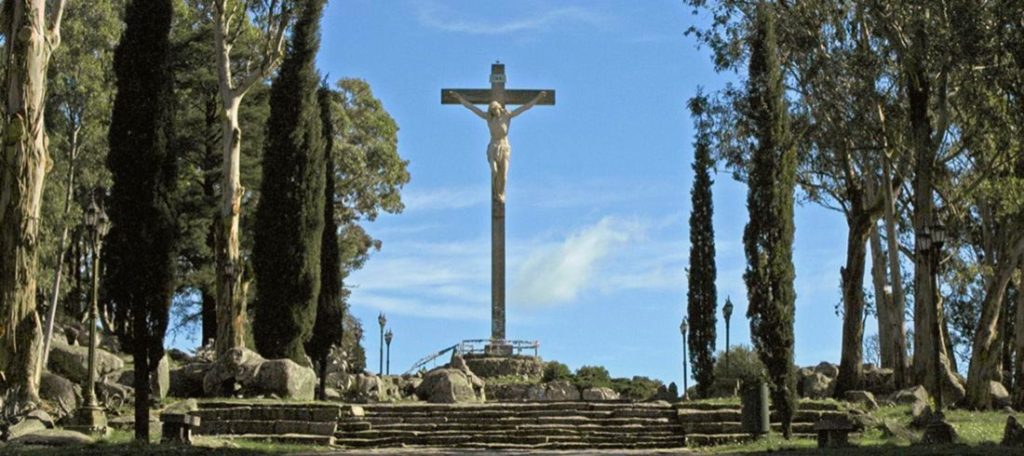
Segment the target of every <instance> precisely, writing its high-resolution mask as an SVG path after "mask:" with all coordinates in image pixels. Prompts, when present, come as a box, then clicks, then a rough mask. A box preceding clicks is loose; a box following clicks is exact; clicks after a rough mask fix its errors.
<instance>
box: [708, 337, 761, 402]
mask: <svg viewBox="0 0 1024 456" xmlns="http://www.w3.org/2000/svg"><path fill="white" fill-rule="evenodd" d="M726 358H728V363H726V361H725V360H726ZM714 378H715V381H714V384H713V386H712V387H711V391H710V396H701V397H711V396H728V395H731V394H732V393H733V392H734V391H735V390H736V385H738V384H739V385H742V384H743V383H747V382H756V381H759V380H767V379H768V372H767V371H766V370H765V368H764V364H762V363H761V359H760V358H759V357H758V356H757V353H756V352H754V351H753V350H752V349H751V348H750V347H748V346H746V345H735V346H733V347H730V348H729V353H728V356H727V355H726V353H725V352H724V351H722V352H719V353H718V362H717V363H715V372H714Z"/></svg>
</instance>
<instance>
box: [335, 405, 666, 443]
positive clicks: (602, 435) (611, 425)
mask: <svg viewBox="0 0 1024 456" xmlns="http://www.w3.org/2000/svg"><path fill="white" fill-rule="evenodd" d="M354 409H355V410H356V413H343V414H342V416H341V418H340V419H339V420H338V432H337V433H336V434H335V443H336V444H337V445H341V446H345V447H352V448H373V447H445V448H479V449H524V450H530V449H644V448H647V449H654V448H678V447H682V446H683V445H684V442H685V437H684V435H683V428H682V427H681V426H680V424H679V421H678V416H679V415H678V412H677V411H676V409H675V408H674V407H673V406H671V405H669V404H667V403H664V402H662V403H624V402H589V403H588V402H554V403H489V404H472V405H470V404H422V403H420V404H369V405H364V406H362V407H361V410H360V409H359V407H356V408H354ZM360 411H361V412H362V413H360ZM360 414H361V415H363V416H357V415H360Z"/></svg>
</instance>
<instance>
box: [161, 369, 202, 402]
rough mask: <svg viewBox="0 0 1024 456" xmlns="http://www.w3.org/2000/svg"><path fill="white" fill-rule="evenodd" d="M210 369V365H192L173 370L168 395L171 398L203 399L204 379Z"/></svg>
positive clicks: (169, 375)
mask: <svg viewBox="0 0 1024 456" xmlns="http://www.w3.org/2000/svg"><path fill="white" fill-rule="evenodd" d="M209 369H210V364H209V363H192V364H186V365H184V366H182V367H179V368H177V369H173V370H171V371H170V372H169V373H168V389H167V394H168V395H170V396H171V397H202V396H203V378H204V377H205V376H206V371H207V370H209Z"/></svg>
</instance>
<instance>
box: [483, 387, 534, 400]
mask: <svg viewBox="0 0 1024 456" xmlns="http://www.w3.org/2000/svg"><path fill="white" fill-rule="evenodd" d="M529 392H530V385H529V384H527V383H503V384H498V385H487V400H490V401H495V402H526V401H527V400H528V399H529Z"/></svg>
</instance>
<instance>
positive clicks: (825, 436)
mask: <svg viewBox="0 0 1024 456" xmlns="http://www.w3.org/2000/svg"><path fill="white" fill-rule="evenodd" d="M854 430H855V426H854V425H853V423H852V422H851V421H850V420H849V419H848V418H833V417H827V418H822V419H820V420H818V421H817V422H816V423H814V431H815V432H817V434H818V448H839V447H845V446H848V445H849V444H850V433H851V432H853V431H854Z"/></svg>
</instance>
